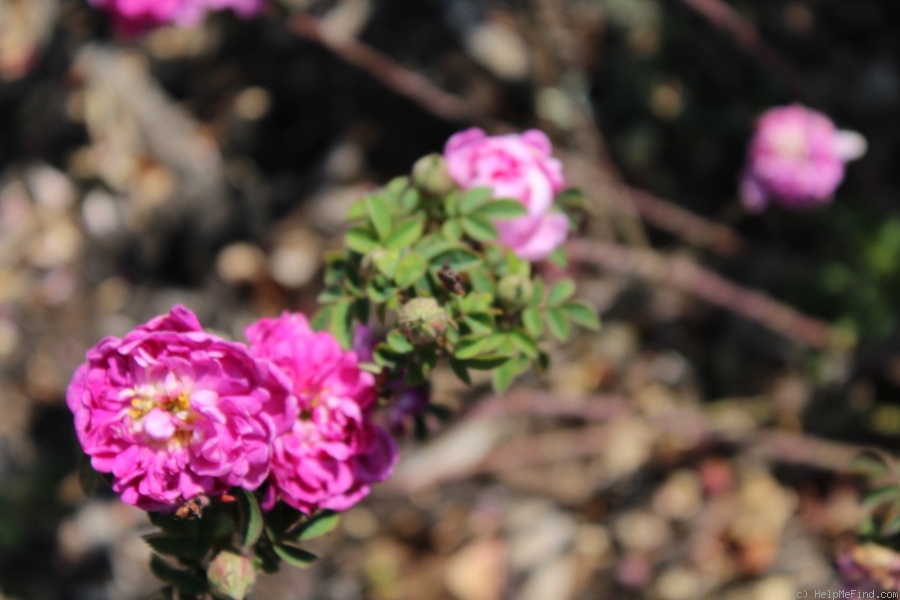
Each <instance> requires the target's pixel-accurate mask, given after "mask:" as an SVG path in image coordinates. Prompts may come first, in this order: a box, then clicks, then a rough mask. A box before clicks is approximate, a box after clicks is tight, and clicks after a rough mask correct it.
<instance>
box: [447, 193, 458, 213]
mask: <svg viewBox="0 0 900 600" xmlns="http://www.w3.org/2000/svg"><path fill="white" fill-rule="evenodd" d="M459 199H460V194H459V191H458V190H454V191H452V192H450V193H449V194H447V195H446V196H444V212H445V213H447V216H448V217H457V216H459Z"/></svg>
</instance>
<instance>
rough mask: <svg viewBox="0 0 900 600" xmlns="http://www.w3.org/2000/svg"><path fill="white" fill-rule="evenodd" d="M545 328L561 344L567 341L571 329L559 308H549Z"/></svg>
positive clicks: (564, 314) (567, 319)
mask: <svg viewBox="0 0 900 600" xmlns="http://www.w3.org/2000/svg"><path fill="white" fill-rule="evenodd" d="M547 327H548V328H549V329H550V333H552V334H553V337H555V338H556V339H558V340H559V341H561V342H564V341H566V340H567V339H569V334H570V333H571V332H572V327H571V325H569V318H568V317H567V316H566V313H564V312H563V311H562V309H560V308H551V309H550V310H548V311H547Z"/></svg>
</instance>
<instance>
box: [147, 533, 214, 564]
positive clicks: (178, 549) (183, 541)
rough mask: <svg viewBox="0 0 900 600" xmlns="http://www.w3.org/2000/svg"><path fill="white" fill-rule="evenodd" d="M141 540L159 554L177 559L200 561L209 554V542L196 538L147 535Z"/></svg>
mask: <svg viewBox="0 0 900 600" xmlns="http://www.w3.org/2000/svg"><path fill="white" fill-rule="evenodd" d="M143 540H144V541H145V542H147V545H148V546H150V547H151V548H152V549H153V550H155V551H157V552H159V553H160V554H168V555H169V556H176V557H178V558H186V559H189V560H200V559H201V558H203V557H204V556H206V553H207V552H209V542H210V540H208V539H204V538H200V537H196V536H180V535H168V534H166V533H149V534H147V535H145V536H143Z"/></svg>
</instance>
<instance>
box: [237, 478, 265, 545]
mask: <svg viewBox="0 0 900 600" xmlns="http://www.w3.org/2000/svg"><path fill="white" fill-rule="evenodd" d="M233 493H234V495H235V496H236V497H237V502H238V533H239V534H240V536H241V547H243V548H244V549H245V550H246V549H248V548H251V547H252V546H253V544H255V543H256V540H258V539H259V536H260V535H262V532H263V514H262V510H260V508H259V502H257V500H256V496H254V495H253V493H252V492H248V491H247V490H245V489H237V490H235V491H234V492H233Z"/></svg>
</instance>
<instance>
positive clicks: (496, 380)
mask: <svg viewBox="0 0 900 600" xmlns="http://www.w3.org/2000/svg"><path fill="white" fill-rule="evenodd" d="M526 369H528V361H524V360H510V361H507V362H506V363H504V364H502V365H500V366H499V367H497V368H496V369H494V370H493V371H491V383H492V385H493V388H494V391H495V392H497V393H500V392H504V391H506V390H507V389H509V386H510V385H511V384H512V382H513V381H514V380H515V378H516V377H518V376H519V375H521V374H522V373H523V372H524V371H525V370H526Z"/></svg>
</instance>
